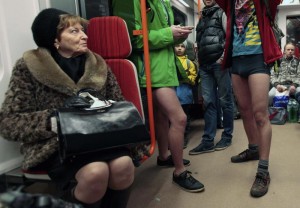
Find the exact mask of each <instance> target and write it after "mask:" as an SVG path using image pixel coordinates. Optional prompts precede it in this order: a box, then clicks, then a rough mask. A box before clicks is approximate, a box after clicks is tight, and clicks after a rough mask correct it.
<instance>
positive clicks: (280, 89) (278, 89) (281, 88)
mask: <svg viewBox="0 0 300 208" xmlns="http://www.w3.org/2000/svg"><path fill="white" fill-rule="evenodd" d="M276 89H277V91H278V92H283V91H285V90H287V87H286V86H284V85H277V86H276Z"/></svg>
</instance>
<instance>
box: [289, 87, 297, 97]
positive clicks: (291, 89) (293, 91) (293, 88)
mask: <svg viewBox="0 0 300 208" xmlns="http://www.w3.org/2000/svg"><path fill="white" fill-rule="evenodd" d="M289 91H290V94H292V95H294V94H295V93H296V87H295V86H294V85H291V86H290V89H289Z"/></svg>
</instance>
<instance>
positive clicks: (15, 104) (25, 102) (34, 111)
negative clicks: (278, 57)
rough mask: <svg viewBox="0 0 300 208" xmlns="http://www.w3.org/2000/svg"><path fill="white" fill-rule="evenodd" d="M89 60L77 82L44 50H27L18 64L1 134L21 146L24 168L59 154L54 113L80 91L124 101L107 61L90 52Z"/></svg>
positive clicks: (3, 110)
mask: <svg viewBox="0 0 300 208" xmlns="http://www.w3.org/2000/svg"><path fill="white" fill-rule="evenodd" d="M86 57H87V58H86V62H85V72H84V74H83V76H82V77H81V78H80V80H79V81H78V82H77V83H75V82H74V81H73V80H72V79H71V78H69V76H68V75H67V74H65V73H64V71H63V70H62V69H61V68H60V67H59V66H58V65H57V63H56V62H55V61H54V59H53V58H52V56H51V54H50V53H49V51H48V50H46V49H44V48H38V49H36V50H30V51H27V52H25V53H24V55H23V57H22V58H21V59H19V60H18V61H17V62H16V64H15V66H14V69H13V71H12V76H11V80H10V84H9V87H8V90H7V92H6V94H5V95H6V97H5V100H4V102H3V104H2V108H1V111H0V134H1V135H2V136H3V137H4V138H5V139H7V140H10V141H15V142H19V143H21V153H22V154H23V155H24V161H23V168H24V169H28V168H30V167H34V166H36V165H38V164H40V163H42V162H43V161H45V160H46V159H47V158H49V157H50V156H51V155H52V154H54V153H55V152H57V150H58V142H57V134H56V133H54V132H52V131H51V124H50V117H51V114H52V113H53V112H54V111H55V109H56V108H59V107H62V106H63V103H64V101H65V100H66V99H67V98H70V97H71V96H74V95H75V94H76V92H77V91H78V90H80V89H83V88H93V89H96V90H97V94H98V95H99V97H100V96H102V97H105V98H107V99H111V100H116V101H120V100H124V98H123V95H122V94H121V90H120V87H119V85H118V83H117V81H116V78H115V76H114V75H113V73H112V71H111V70H110V69H109V68H108V66H107V65H106V63H105V61H104V59H103V58H102V57H100V56H99V55H97V54H95V53H92V52H91V51H88V52H87V53H86Z"/></svg>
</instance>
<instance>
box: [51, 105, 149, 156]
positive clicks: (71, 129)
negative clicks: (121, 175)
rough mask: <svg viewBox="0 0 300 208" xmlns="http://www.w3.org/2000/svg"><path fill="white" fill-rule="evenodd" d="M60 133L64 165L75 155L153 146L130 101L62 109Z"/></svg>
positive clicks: (60, 150) (59, 117)
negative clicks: (112, 149) (118, 148)
mask: <svg viewBox="0 0 300 208" xmlns="http://www.w3.org/2000/svg"><path fill="white" fill-rule="evenodd" d="M107 103H108V104H107ZM57 131H58V140H59V153H60V157H61V159H62V161H64V160H65V159H66V158H68V157H70V156H74V155H80V154H86V153H90V152H96V151H101V150H105V149H110V148H115V147H120V146H129V145H132V144H141V143H150V134H149V132H148V130H147V129H146V126H145V124H144V122H143V120H142V118H141V116H140V114H139V112H138V110H137V109H136V107H135V106H134V105H133V104H132V103H131V102H128V101H121V102H113V103H110V102H108V101H106V102H105V105H104V106H101V107H96V108H60V109H58V110H57Z"/></svg>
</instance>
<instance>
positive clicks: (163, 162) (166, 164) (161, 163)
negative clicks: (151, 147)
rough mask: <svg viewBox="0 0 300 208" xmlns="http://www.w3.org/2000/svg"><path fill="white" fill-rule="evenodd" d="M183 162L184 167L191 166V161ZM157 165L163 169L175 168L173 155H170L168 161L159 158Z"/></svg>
mask: <svg viewBox="0 0 300 208" xmlns="http://www.w3.org/2000/svg"><path fill="white" fill-rule="evenodd" d="M182 161H183V165H184V166H189V165H190V164H191V162H190V161H189V160H186V159H183V160H182ZM157 165H158V166H162V167H174V162H173V159H172V155H169V157H168V158H167V159H166V160H161V159H159V157H157Z"/></svg>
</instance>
